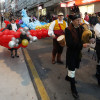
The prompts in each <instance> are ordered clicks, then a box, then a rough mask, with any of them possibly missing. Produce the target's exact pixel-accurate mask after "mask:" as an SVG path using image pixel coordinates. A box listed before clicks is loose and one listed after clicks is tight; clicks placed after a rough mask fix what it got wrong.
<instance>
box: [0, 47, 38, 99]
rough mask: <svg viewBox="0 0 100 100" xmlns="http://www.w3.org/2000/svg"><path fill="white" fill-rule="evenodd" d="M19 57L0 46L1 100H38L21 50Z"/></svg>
mask: <svg viewBox="0 0 100 100" xmlns="http://www.w3.org/2000/svg"><path fill="white" fill-rule="evenodd" d="M18 55H19V58H16V57H15V58H11V57H10V51H9V50H8V49H7V48H4V47H2V46H0V81H1V82H0V100H38V99H37V95H36V92H35V89H34V87H33V84H32V81H31V79H30V76H29V72H28V69H27V66H26V63H25V60H24V56H23V54H22V51H21V49H18Z"/></svg>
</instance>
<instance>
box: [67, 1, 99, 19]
mask: <svg viewBox="0 0 100 100" xmlns="http://www.w3.org/2000/svg"><path fill="white" fill-rule="evenodd" d="M74 3H75V4H76V5H78V6H79V9H80V12H81V13H82V17H83V18H84V14H85V12H87V13H88V14H93V13H96V12H100V0H73V1H71V2H67V7H71V6H72V5H73V4H74Z"/></svg>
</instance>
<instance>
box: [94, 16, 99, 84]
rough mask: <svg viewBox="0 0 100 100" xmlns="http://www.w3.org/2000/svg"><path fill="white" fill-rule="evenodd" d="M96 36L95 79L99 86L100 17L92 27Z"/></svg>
mask: <svg viewBox="0 0 100 100" xmlns="http://www.w3.org/2000/svg"><path fill="white" fill-rule="evenodd" d="M94 31H95V35H96V47H95V49H96V54H97V59H98V60H97V63H98V64H97V68H96V77H97V80H98V85H100V16H99V17H98V23H97V24H96V25H95V27H94Z"/></svg>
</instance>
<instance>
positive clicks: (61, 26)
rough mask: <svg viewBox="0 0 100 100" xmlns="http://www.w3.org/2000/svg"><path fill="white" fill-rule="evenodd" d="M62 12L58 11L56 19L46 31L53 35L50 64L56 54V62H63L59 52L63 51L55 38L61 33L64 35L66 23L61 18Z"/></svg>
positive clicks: (53, 61) (53, 62)
mask: <svg viewBox="0 0 100 100" xmlns="http://www.w3.org/2000/svg"><path fill="white" fill-rule="evenodd" d="M63 16H64V15H63V13H62V12H60V13H58V19H57V20H54V21H53V22H52V23H51V25H50V27H49V31H48V35H49V36H52V37H53V50H52V64H55V63H56V62H55V58H56V55H57V63H60V64H63V62H62V61H61V54H62V52H63V46H61V45H60V44H59V42H58V41H57V38H58V37H59V36H61V35H64V34H65V33H64V30H65V28H66V27H67V26H68V25H67V23H66V22H65V21H64V20H63Z"/></svg>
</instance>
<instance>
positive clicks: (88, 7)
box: [79, 4, 94, 18]
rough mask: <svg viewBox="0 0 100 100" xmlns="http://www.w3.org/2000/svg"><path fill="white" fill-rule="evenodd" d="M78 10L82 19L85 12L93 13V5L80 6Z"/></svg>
mask: <svg viewBox="0 0 100 100" xmlns="http://www.w3.org/2000/svg"><path fill="white" fill-rule="evenodd" d="M79 9H80V12H81V13H82V17H83V18H84V16H85V15H84V14H85V12H87V13H88V14H93V13H94V4H91V5H86V6H80V7H79Z"/></svg>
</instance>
